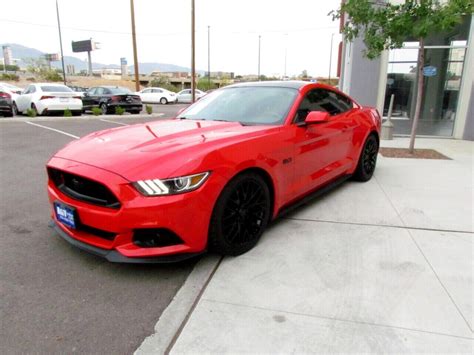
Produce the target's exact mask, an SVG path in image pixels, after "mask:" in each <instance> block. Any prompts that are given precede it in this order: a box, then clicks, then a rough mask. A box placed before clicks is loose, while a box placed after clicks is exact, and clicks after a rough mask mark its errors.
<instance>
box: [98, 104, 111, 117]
mask: <svg viewBox="0 0 474 355" xmlns="http://www.w3.org/2000/svg"><path fill="white" fill-rule="evenodd" d="M100 110H101V111H102V114H103V115H106V114H108V113H109V109H108V107H107V104H106V103H103V104H101V105H100Z"/></svg>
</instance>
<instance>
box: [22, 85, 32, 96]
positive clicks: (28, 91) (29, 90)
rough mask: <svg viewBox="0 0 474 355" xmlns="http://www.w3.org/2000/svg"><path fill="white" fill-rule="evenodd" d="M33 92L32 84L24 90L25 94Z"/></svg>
mask: <svg viewBox="0 0 474 355" xmlns="http://www.w3.org/2000/svg"><path fill="white" fill-rule="evenodd" d="M30 92H31V85H30V86H28V87H27V88H26V90H25V91H23V95H26V94H29V93H30Z"/></svg>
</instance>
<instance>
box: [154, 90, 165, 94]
mask: <svg viewBox="0 0 474 355" xmlns="http://www.w3.org/2000/svg"><path fill="white" fill-rule="evenodd" d="M153 92H154V93H158V94H160V93H162V92H163V90H161V89H153Z"/></svg>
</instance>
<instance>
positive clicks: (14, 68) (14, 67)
mask: <svg viewBox="0 0 474 355" xmlns="http://www.w3.org/2000/svg"><path fill="white" fill-rule="evenodd" d="M0 70H5V66H4V65H3V64H0ZM18 70H20V67H19V66H18V65H9V64H7V71H18Z"/></svg>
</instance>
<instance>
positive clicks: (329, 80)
mask: <svg viewBox="0 0 474 355" xmlns="http://www.w3.org/2000/svg"><path fill="white" fill-rule="evenodd" d="M333 39H334V33H331V49H330V50H329V75H328V85H331V66H332V41H333Z"/></svg>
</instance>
